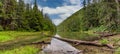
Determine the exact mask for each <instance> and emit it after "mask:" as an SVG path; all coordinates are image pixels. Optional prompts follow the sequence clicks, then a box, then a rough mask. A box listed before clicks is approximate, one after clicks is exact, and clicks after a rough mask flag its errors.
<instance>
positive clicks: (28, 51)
mask: <svg viewBox="0 0 120 54" xmlns="http://www.w3.org/2000/svg"><path fill="white" fill-rule="evenodd" d="M38 51H39V49H38V48H35V47H34V46H23V47H20V48H15V49H12V50H3V51H2V50H1V51H0V53H2V54H37V53H38Z"/></svg>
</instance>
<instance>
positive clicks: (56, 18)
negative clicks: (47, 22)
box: [24, 0, 83, 25]
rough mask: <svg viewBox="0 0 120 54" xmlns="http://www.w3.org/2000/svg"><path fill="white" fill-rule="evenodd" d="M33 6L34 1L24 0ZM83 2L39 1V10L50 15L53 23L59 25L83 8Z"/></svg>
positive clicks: (79, 0) (66, 0)
mask: <svg viewBox="0 0 120 54" xmlns="http://www.w3.org/2000/svg"><path fill="white" fill-rule="evenodd" d="M24 1H25V3H30V4H33V3H34V0H24ZM82 2H83V0H37V4H38V8H39V9H40V10H41V9H43V12H44V13H47V14H49V16H50V18H51V19H52V21H53V22H54V23H55V24H56V25H58V24H60V23H61V22H62V21H63V20H65V19H66V18H67V17H69V16H70V15H71V14H73V13H75V12H76V11H78V10H79V9H81V8H82Z"/></svg>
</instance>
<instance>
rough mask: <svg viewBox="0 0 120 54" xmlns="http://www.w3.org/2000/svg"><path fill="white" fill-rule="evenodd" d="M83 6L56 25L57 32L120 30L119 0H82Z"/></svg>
mask: <svg viewBox="0 0 120 54" xmlns="http://www.w3.org/2000/svg"><path fill="white" fill-rule="evenodd" d="M83 6H84V7H83V8H82V9H80V10H79V11H77V12H76V13H74V14H73V15H71V16H70V17H68V19H66V20H64V21H63V22H62V23H61V24H60V25H58V32H61V31H62V32H80V31H88V30H94V31H99V32H101V31H109V32H118V31H120V1H119V0H84V1H83Z"/></svg>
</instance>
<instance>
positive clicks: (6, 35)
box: [0, 31, 52, 54]
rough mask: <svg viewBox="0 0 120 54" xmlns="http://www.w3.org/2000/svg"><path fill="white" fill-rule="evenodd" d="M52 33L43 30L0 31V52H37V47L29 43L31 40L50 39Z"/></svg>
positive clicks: (5, 53) (35, 53) (32, 53)
mask: <svg viewBox="0 0 120 54" xmlns="http://www.w3.org/2000/svg"><path fill="white" fill-rule="evenodd" d="M51 38H52V34H51V33H50V32H49V31H44V32H18V31H2V32H0V54H1V53H2V54H37V53H38V51H39V48H35V47H34V46H27V45H31V43H33V42H40V41H50V39H51Z"/></svg>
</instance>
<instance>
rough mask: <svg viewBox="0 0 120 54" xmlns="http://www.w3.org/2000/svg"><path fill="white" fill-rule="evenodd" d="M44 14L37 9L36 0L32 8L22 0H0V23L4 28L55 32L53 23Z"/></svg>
mask: <svg viewBox="0 0 120 54" xmlns="http://www.w3.org/2000/svg"><path fill="white" fill-rule="evenodd" d="M1 9H3V10H1ZM45 15H46V14H43V10H41V11H40V10H39V9H38V6H37V2H36V0H35V3H34V6H33V8H32V7H31V6H30V4H24V1H23V0H19V2H16V0H3V1H0V25H1V26H2V27H3V29H4V30H17V31H53V32H55V30H56V29H55V25H54V24H53V23H52V21H51V20H48V19H49V16H47V17H44V16H45Z"/></svg>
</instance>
